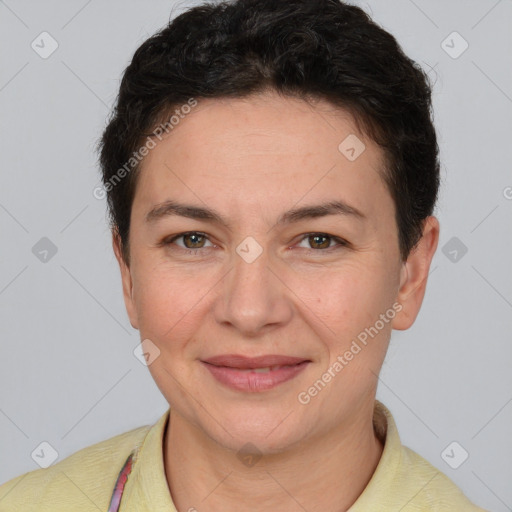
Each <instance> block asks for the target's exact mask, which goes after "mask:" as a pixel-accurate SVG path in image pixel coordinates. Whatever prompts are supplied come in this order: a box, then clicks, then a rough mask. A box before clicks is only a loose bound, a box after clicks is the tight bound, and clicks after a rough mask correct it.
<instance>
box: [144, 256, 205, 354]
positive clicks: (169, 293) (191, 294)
mask: <svg viewBox="0 0 512 512" xmlns="http://www.w3.org/2000/svg"><path fill="white" fill-rule="evenodd" d="M197 277H198V276H197V275H196V276H195V277H192V276H191V277H187V276H186V275H184V274H183V272H180V271H178V270H176V269H169V268H164V267H163V266H161V265H160V266H147V267H145V268H140V270H139V272H137V278H136V279H135V280H134V292H135V293H134V296H135V305H136V308H137V315H138V319H139V330H140V332H141V336H142V337H143V338H149V339H154V340H155V343H157V344H163V343H165V340H166V339H172V338H175V339H178V338H179V336H177V333H181V332H183V330H184V329H185V330H186V329H187V325H188V324H190V323H191V321H192V320H193V318H194V316H196V315H197V314H198V311H199V310H200V304H201V302H200V300H201V297H202V296H203V295H204V290H205V288H206V289H207V286H206V285H204V282H203V281H202V280H198V278H197ZM200 283H201V284H200ZM203 285H204V286H203Z"/></svg>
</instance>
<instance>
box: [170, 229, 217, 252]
mask: <svg viewBox="0 0 512 512" xmlns="http://www.w3.org/2000/svg"><path fill="white" fill-rule="evenodd" d="M206 242H208V243H209V245H205V244H206ZM163 245H165V246H168V247H171V246H173V245H175V246H176V247H178V248H179V249H183V250H185V249H189V250H191V251H194V250H196V249H197V250H199V249H208V248H210V247H213V244H212V243H211V242H210V241H209V239H208V237H207V236H206V234H205V233H200V232H198V231H188V232H187V233H180V234H179V235H176V236H173V237H172V238H170V239H167V240H164V242H163Z"/></svg>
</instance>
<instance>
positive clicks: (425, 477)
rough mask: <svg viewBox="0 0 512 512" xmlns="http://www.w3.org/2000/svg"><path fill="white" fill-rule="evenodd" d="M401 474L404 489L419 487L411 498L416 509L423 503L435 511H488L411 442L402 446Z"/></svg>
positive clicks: (424, 507)
mask: <svg viewBox="0 0 512 512" xmlns="http://www.w3.org/2000/svg"><path fill="white" fill-rule="evenodd" d="M397 477H398V478H397V481H398V482H400V484H401V487H402V489H407V490H409V491H410V492H412V491H414V490H415V492H414V493H412V494H411V496H410V501H409V505H411V506H412V507H413V509H414V510H416V509H417V507H420V508H421V510H431V511H433V512H454V511H461V512H486V511H485V510H484V509H483V508H480V507H478V506H477V505H475V504H474V503H472V502H471V501H470V500H469V499H468V498H467V497H466V495H465V494H464V493H463V492H462V490H461V489H460V488H459V487H458V486H457V485H456V484H455V483H454V482H453V481H452V480H451V479H450V478H449V477H448V476H447V475H445V474H444V473H443V472H441V471H439V470H438V469H437V468H435V467H434V466H433V465H432V464H430V462H428V461H427V460H426V459H424V458H423V457H422V456H421V455H419V454H418V453H416V452H415V451H413V450H411V449H410V448H408V447H407V446H402V450H401V464H400V470H399V475H397ZM405 498H406V496H404V499H405ZM406 501H407V500H406ZM415 507H416V508H415ZM406 510H407V507H406Z"/></svg>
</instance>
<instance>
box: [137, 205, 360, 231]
mask: <svg viewBox="0 0 512 512" xmlns="http://www.w3.org/2000/svg"><path fill="white" fill-rule="evenodd" d="M173 215H177V216H180V217H187V218H189V219H197V220H206V221H209V222H213V223H216V224H220V225H222V226H224V227H226V228H228V229H229V228H230V223H229V221H228V220H227V219H225V218H224V217H223V216H222V215H220V214H219V213H217V212H216V211H215V210H212V209H210V208H206V207H201V206H195V205H190V204H183V203H178V202H177V201H172V200H169V201H165V202H163V203H160V204H157V205H155V206H154V207H153V208H152V209H151V210H150V211H149V212H148V213H147V214H146V222H147V223H155V222H157V221H158V220H160V219H162V218H164V217H169V216H173ZM328 215H343V216H350V217H353V218H355V219H357V220H366V218H367V217H366V215H364V214H363V213H362V212H361V211H360V210H358V209H357V208H355V207H353V206H350V205H349V204H347V203H345V202H343V201H339V200H338V201H330V202H328V203H322V204H315V205H309V206H302V207H300V208H293V209H292V210H288V211H287V212H285V213H283V214H282V215H281V216H280V217H279V219H278V220H277V222H276V225H286V224H292V223H295V222H299V221H301V220H305V219H312V218H318V217H325V216H328Z"/></svg>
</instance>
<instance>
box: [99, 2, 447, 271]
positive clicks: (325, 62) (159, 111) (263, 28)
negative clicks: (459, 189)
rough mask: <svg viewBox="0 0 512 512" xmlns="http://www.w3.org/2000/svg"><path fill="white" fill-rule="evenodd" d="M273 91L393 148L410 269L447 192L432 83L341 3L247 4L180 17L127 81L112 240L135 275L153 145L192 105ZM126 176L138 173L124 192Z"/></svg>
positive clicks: (120, 106)
mask: <svg viewBox="0 0 512 512" xmlns="http://www.w3.org/2000/svg"><path fill="white" fill-rule="evenodd" d="M268 89H272V90H274V91H276V92H278V93H279V94H282V95H285V96H290V97H296V98H300V99H304V100H306V101H307V100H308V99H311V98H318V99H323V100H327V101H329V102H330V103H331V104H332V105H334V106H336V107H340V108H343V109H345V110H347V111H349V112H350V113H352V114H353V116H354V118H355V120H356V122H357V124H358V127H359V125H361V126H362V127H363V132H364V133H365V134H366V135H368V136H369V137H370V138H371V139H372V140H373V141H375V142H376V143H377V144H378V145H379V146H380V147H382V149H383V154H384V155H385V161H386V165H385V169H384V172H383V178H384V180H385V182H386V184H387V186H388V189H389V191H390V194H391V196H392V198H393V201H394V204H395V212H396V223H397V227H398V238H399V249H400V255H401V257H402V260H404V261H405V260H406V259H407V257H408V255H409V253H410V251H411V250H412V249H413V248H414V247H415V245H416V244H417V243H418V241H419V240H420V239H421V235H422V229H423V223H424V220H425V218H426V217H427V216H429V215H431V214H432V212H433V209H434V206H435V202H436V199H437V194H438V188H439V158H438V154H439V148H438V144H437V140H436V133H435V129H434V126H433V121H432V105H431V85H430V82H429V79H428V76H427V75H426V74H425V73H424V71H423V70H422V69H421V67H420V66H419V65H418V64H417V63H415V62H414V61H413V60H411V59H410V58H408V57H407V56H406V55H405V54H404V53H403V51H402V49H401V48H400V46H399V45H398V43H397V41H396V40H395V38H394V37H393V36H392V35H391V34H389V33H388V32H387V31H385V30H384V29H382V28H381V27H379V26H378V25H377V24H376V23H375V22H373V21H372V20H371V18H370V17H369V16H368V15H367V14H366V13H365V12H364V11H363V10H362V9H360V8H358V7H355V6H352V5H347V4H345V3H343V2H342V1H339V0H315V1H311V0H236V1H225V2H217V3H212V2H208V3H204V4H202V5H199V6H196V7H193V8H190V9H189V10H187V11H185V12H184V13H182V14H180V15H179V16H177V17H176V18H175V19H174V20H172V21H171V22H169V24H168V25H167V26H165V27H164V28H163V29H162V30H160V31H159V32H157V33H156V34H155V35H153V36H152V37H150V38H149V39H147V40H146V41H145V42H144V43H143V44H142V45H141V46H140V47H139V48H138V49H137V50H136V52H135V54H134V56H133V59H132V61H131V63H130V64H129V66H128V67H127V68H126V70H125V71H124V74H123V77H122V81H121V85H120V89H119V94H118V97H117V101H116V105H115V107H114V109H113V111H112V114H111V117H110V119H109V122H108V125H107V127H106V128H105V130H104V132H103V134H102V136H101V139H100V141H99V142H98V151H99V153H100V166H101V171H102V179H103V184H104V186H105V188H106V193H107V201H108V208H109V214H110V222H111V228H112V229H113V230H115V232H116V233H117V234H118V236H119V238H120V242H121V247H122V251H123V257H124V259H125V261H126V262H127V263H129V231H130V214H131V207H132V203H133V198H134V194H135V187H136V184H137V176H138V174H139V173H138V170H139V167H140V165H139V163H138V162H136V161H135V160H134V159H133V158H131V157H132V155H133V154H134V152H136V151H137V149H138V148H139V147H140V146H141V141H142V140H143V139H144V137H148V136H149V137H154V135H155V129H156V127H157V126H158V125H160V124H161V123H163V122H164V120H165V119H166V116H167V117H168V116H169V115H170V113H171V112H172V111H173V109H175V108H176V107H179V106H180V105H186V104H187V103H190V100H191V98H193V99H194V101H196V100H200V98H229V97H231V98H242V97H247V96H249V95H251V94H255V93H259V92H263V91H265V90H268ZM340 142H341V141H340ZM130 159H131V160H130ZM127 162H131V164H130V166H129V167H127ZM122 168H124V169H125V170H126V169H128V171H131V172H124V173H122V174H123V175H125V174H126V177H125V178H124V179H118V180H117V181H115V182H114V181H113V178H115V177H116V174H117V177H118V178H119V171H120V169H122Z"/></svg>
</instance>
